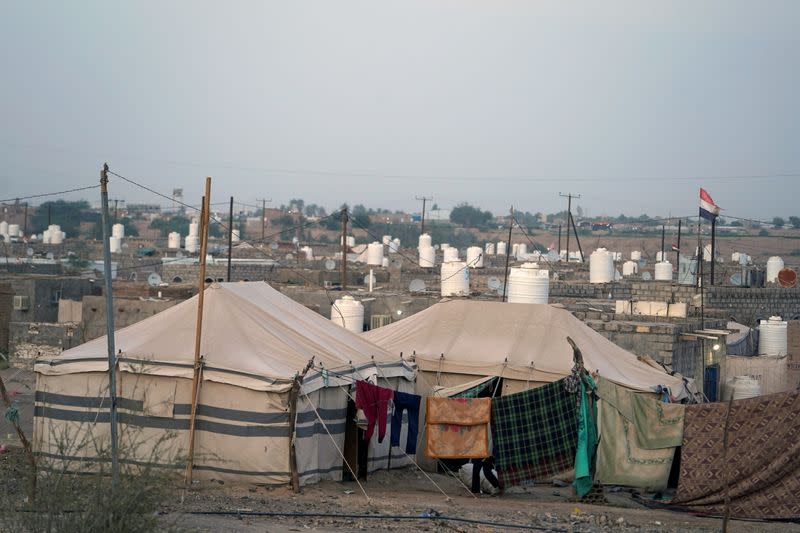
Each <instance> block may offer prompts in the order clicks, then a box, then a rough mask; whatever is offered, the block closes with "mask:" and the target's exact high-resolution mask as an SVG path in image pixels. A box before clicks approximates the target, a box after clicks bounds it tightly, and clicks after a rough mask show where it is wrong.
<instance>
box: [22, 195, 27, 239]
mask: <svg viewBox="0 0 800 533" xmlns="http://www.w3.org/2000/svg"><path fill="white" fill-rule="evenodd" d="M22 234H23V235H25V236H26V237H27V236H28V202H25V218H24V221H23V222H22Z"/></svg>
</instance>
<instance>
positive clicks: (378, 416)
mask: <svg viewBox="0 0 800 533" xmlns="http://www.w3.org/2000/svg"><path fill="white" fill-rule="evenodd" d="M392 398H394V391H393V390H392V389H384V388H383V387H378V386H376V385H373V384H372V383H367V382H366V381H356V408H357V409H361V410H362V411H364V416H365V417H367V431H366V433H365V434H364V440H370V439H371V438H372V433H373V432H374V431H375V423H376V422H377V423H378V442H383V438H384V437H385V436H386V420H387V418H388V412H389V400H391V399H392Z"/></svg>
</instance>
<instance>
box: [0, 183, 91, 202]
mask: <svg viewBox="0 0 800 533" xmlns="http://www.w3.org/2000/svg"><path fill="white" fill-rule="evenodd" d="M98 187H100V185H89V186H88V187H78V188H77V189H67V190H66V191H58V192H47V193H42V194H32V195H29V196H15V197H14V198H6V199H4V200H0V203H5V202H15V201H17V200H30V199H32V198H44V197H45V196H58V195H60V194H67V193H71V192H79V191H88V190H89V189H97V188H98Z"/></svg>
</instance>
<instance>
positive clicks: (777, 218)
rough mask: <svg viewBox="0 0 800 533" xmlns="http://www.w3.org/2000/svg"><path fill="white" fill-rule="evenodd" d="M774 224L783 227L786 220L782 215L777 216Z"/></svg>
mask: <svg viewBox="0 0 800 533" xmlns="http://www.w3.org/2000/svg"><path fill="white" fill-rule="evenodd" d="M772 225H773V226H775V227H776V228H782V227H783V226H785V225H786V221H785V220H783V219H782V218H781V217H775V218H773V219H772Z"/></svg>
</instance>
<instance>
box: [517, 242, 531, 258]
mask: <svg viewBox="0 0 800 533" xmlns="http://www.w3.org/2000/svg"><path fill="white" fill-rule="evenodd" d="M515 246H517V251H516V252H515V253H514V257H515V258H516V259H525V258H526V257H527V256H528V245H527V244H526V243H524V242H521V243H519V245H515Z"/></svg>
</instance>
